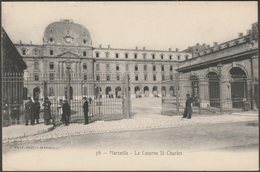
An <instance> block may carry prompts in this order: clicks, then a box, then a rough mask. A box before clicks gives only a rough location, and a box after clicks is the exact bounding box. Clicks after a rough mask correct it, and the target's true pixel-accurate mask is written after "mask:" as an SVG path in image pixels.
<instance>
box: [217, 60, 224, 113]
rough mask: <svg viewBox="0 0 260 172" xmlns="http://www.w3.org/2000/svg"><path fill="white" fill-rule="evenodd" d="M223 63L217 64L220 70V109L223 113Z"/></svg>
mask: <svg viewBox="0 0 260 172" xmlns="http://www.w3.org/2000/svg"><path fill="white" fill-rule="evenodd" d="M222 67H223V66H222V64H221V63H219V64H218V65H217V69H218V72H219V109H220V113H221V114H222V113H223V95H222V89H221V83H222Z"/></svg>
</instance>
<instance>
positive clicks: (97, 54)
mask: <svg viewBox="0 0 260 172" xmlns="http://www.w3.org/2000/svg"><path fill="white" fill-rule="evenodd" d="M26 53H27V50H26V49H23V50H22V54H23V55H26ZM35 54H36V53H35ZM95 54H96V57H99V52H95ZM49 55H51V56H52V55H54V53H53V50H50V51H49ZM82 55H83V56H87V52H86V51H83V54H82ZM105 55H106V57H107V58H108V57H109V52H106V53H105ZM151 55H152V59H153V60H154V59H155V54H151ZM128 57H129V56H128V53H125V58H126V59H127V58H128ZM146 57H147V54H146V53H143V59H147V58H146ZM160 57H161V60H163V59H164V54H161V55H160ZM115 58H119V53H115ZM137 58H138V54H137V53H135V54H134V59H137ZM188 58H189V56H188V55H185V60H187V59H188ZM177 59H178V60H180V59H181V55H177ZM169 60H172V55H169Z"/></svg>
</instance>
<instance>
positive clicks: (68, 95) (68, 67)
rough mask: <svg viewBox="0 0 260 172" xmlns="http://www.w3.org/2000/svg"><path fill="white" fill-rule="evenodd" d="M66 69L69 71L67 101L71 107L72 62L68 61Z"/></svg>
mask: <svg viewBox="0 0 260 172" xmlns="http://www.w3.org/2000/svg"><path fill="white" fill-rule="evenodd" d="M66 69H67V92H66V93H67V101H68V103H69V105H70V99H71V97H70V96H71V92H70V85H71V84H70V81H71V76H70V69H71V61H66Z"/></svg>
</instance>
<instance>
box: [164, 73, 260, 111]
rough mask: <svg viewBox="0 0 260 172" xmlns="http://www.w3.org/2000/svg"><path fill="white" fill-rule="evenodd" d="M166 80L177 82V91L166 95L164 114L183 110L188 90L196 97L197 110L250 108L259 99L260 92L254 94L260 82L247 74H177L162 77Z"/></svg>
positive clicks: (240, 109) (195, 109) (172, 83)
mask: <svg viewBox="0 0 260 172" xmlns="http://www.w3.org/2000/svg"><path fill="white" fill-rule="evenodd" d="M164 84H171V85H172V86H174V87H175V88H176V89H175V90H176V95H173V96H165V97H162V114H169V115H171V114H182V113H183V112H184V108H185V102H186V99H187V97H186V96H187V94H189V95H190V96H191V97H192V98H193V113H197V114H212V113H230V112H234V111H248V110H251V109H253V106H254V105H257V103H258V95H256V94H254V95H253V93H256V91H257V90H256V87H258V85H255V86H254V85H253V83H252V79H251V78H247V77H246V76H245V75H230V76H219V75H217V74H215V73H213V72H212V73H211V72H210V73H209V74H208V75H207V76H206V77H205V76H198V75H190V74H181V75H178V74H177V75H176V76H175V78H174V79H172V80H165V81H162V85H164ZM253 89H254V90H253Z"/></svg>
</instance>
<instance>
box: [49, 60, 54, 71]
mask: <svg viewBox="0 0 260 172" xmlns="http://www.w3.org/2000/svg"><path fill="white" fill-rule="evenodd" d="M49 67H50V70H53V69H54V63H53V62H50V63H49Z"/></svg>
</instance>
